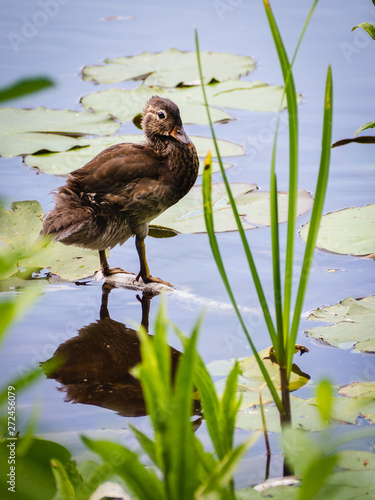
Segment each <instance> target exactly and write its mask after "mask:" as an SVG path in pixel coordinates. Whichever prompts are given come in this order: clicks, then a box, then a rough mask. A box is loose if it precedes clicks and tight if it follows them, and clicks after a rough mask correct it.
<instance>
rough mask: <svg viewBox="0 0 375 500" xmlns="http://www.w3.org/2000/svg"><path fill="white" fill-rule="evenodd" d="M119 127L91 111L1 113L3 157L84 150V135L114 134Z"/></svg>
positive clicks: (6, 110) (11, 110)
mask: <svg viewBox="0 0 375 500" xmlns="http://www.w3.org/2000/svg"><path fill="white" fill-rule="evenodd" d="M119 127H120V124H119V123H116V122H115V121H114V120H113V119H112V118H109V117H108V116H103V115H102V116H100V115H98V114H95V113H90V112H88V111H80V112H78V111H72V110H69V109H65V110H56V109H47V108H44V107H39V108H36V109H18V108H2V109H0V156H5V157H11V156H17V155H21V154H32V153H36V152H37V151H42V150H47V151H66V150H68V149H71V148H73V147H76V146H85V145H86V144H88V142H87V139H77V138H76V137H69V136H80V135H84V134H94V135H108V134H114V133H115V132H116V130H117V129H118V128H119Z"/></svg>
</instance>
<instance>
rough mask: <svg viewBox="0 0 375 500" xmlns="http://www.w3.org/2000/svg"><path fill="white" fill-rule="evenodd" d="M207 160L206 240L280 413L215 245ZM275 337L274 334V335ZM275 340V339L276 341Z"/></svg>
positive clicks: (279, 401) (208, 160) (267, 376)
mask: <svg viewBox="0 0 375 500" xmlns="http://www.w3.org/2000/svg"><path fill="white" fill-rule="evenodd" d="M207 156H208V158H207V159H206V163H205V167H204V170H203V208H204V217H205V221H206V228H207V234H208V238H209V241H210V245H211V249H212V253H213V256H214V258H215V262H216V265H217V267H218V269H219V272H220V275H221V279H222V280H223V283H224V286H225V288H226V290H227V293H228V295H229V297H230V300H231V302H232V305H233V308H234V310H235V312H236V314H237V317H238V319H239V322H240V324H241V326H242V329H243V331H244V333H245V335H246V338H247V340H248V342H249V344H250V347H251V349H252V351H253V353H254V356H255V358H256V360H257V363H258V365H259V368H260V369H261V371H262V374H263V376H264V379H265V381H266V382H267V385H268V387H269V389H270V391H271V393H272V397H273V399H274V401H275V403H276V405H277V407H278V408H279V409H280V411H282V409H283V406H282V403H281V400H280V398H279V395H278V394H277V392H276V388H275V385H274V383H273V382H272V380H271V378H270V376H269V375H268V372H267V369H266V368H265V366H264V364H263V361H262V360H261V358H260V356H259V354H258V351H257V350H256V347H255V345H254V343H253V341H252V340H251V337H250V334H249V332H248V331H247V328H246V325H245V322H244V320H243V318H242V315H241V312H240V310H239V308H238V305H237V302H236V299H235V297H234V295H233V292H232V289H231V286H230V283H229V280H228V276H227V274H226V271H225V267H224V263H223V261H222V258H221V254H220V250H219V245H218V243H217V239H216V235H215V228H214V220H213V213H212V198H211V155H210V154H209V155H207ZM275 335H276V334H275ZM275 340H277V337H276V339H275Z"/></svg>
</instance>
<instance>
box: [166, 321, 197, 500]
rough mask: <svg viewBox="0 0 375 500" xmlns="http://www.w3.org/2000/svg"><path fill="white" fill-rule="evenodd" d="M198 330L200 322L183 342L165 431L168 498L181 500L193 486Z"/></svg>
mask: <svg viewBox="0 0 375 500" xmlns="http://www.w3.org/2000/svg"><path fill="white" fill-rule="evenodd" d="M199 329H200V321H199V322H198V323H197V324H196V325H195V327H194V329H193V332H192V334H191V337H190V338H189V339H188V340H187V341H186V344H185V348H184V354H183V356H182V357H181V359H180V360H179V363H178V367H177V374H176V377H175V384H174V389H173V397H172V405H171V407H172V409H173V414H171V415H170V418H169V420H168V432H166V433H165V441H166V442H165V444H166V451H167V452H168V454H169V460H170V470H169V471H168V472H169V473H167V476H166V478H167V481H168V491H169V492H170V493H171V494H170V498H179V499H181V500H184V499H186V500H190V499H191V498H193V496H194V488H195V486H196V463H195V453H194V440H195V436H194V432H193V427H192V424H191V422H190V416H191V411H192V394H193V376H194V372H195V366H196V358H197V351H196V343H197V338H198V333H199Z"/></svg>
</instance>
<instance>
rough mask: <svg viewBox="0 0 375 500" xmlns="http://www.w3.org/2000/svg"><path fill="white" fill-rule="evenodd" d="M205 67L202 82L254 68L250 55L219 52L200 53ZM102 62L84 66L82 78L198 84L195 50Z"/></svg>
mask: <svg viewBox="0 0 375 500" xmlns="http://www.w3.org/2000/svg"><path fill="white" fill-rule="evenodd" d="M200 57H201V61H202V65H203V68H204V75H205V79H204V81H205V83H210V82H212V81H224V80H228V79H230V78H237V77H240V76H242V75H247V74H248V73H249V72H250V71H253V70H254V68H255V64H254V61H253V59H252V58H251V57H249V56H238V55H235V54H226V53H219V52H206V51H202V52H201V53H200ZM104 63H105V64H104V65H100V66H85V67H84V68H83V70H82V78H83V80H93V81H94V82H96V83H118V82H123V81H125V80H134V79H137V80H139V79H145V83H146V85H149V86H154V87H155V86H157V87H177V85H198V84H199V83H200V80H199V72H198V65H197V56H196V53H195V52H183V51H181V50H177V49H168V50H166V51H165V52H159V53H150V52H143V53H142V54H138V55H135V56H130V57H117V58H116V59H106V60H105V61H104Z"/></svg>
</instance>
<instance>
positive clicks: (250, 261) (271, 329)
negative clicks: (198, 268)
mask: <svg viewBox="0 0 375 500" xmlns="http://www.w3.org/2000/svg"><path fill="white" fill-rule="evenodd" d="M195 46H196V53H197V61H198V70H199V75H200V80H201V86H202V93H203V100H204V104H205V106H206V110H207V117H208V121H209V124H210V129H211V135H212V139H213V141H214V145H215V152H216V156H217V158H218V161H219V165H220V170H221V174H222V177H223V181H224V184H225V187H226V190H227V193H228V197H229V202H230V205H231V207H232V211H233V215H234V218H235V221H236V224H237V228H238V232H239V234H240V238H241V242H242V245H243V248H244V251H245V255H246V259H247V262H248V264H249V268H250V271H251V275H252V277H253V281H254V285H255V288H256V291H257V294H258V298H259V302H260V305H261V307H262V311H263V315H264V318H265V321H266V324H267V329H268V332H269V334H270V337H271V341H272V343H273V344H274V345H275V344H276V343H277V334H276V330H275V327H274V324H273V321H272V317H271V314H270V311H269V308H268V304H267V300H266V297H265V294H264V291H263V288H262V284H261V282H260V279H259V275H258V271H257V268H256V266H255V262H254V259H253V256H252V253H251V250H250V247H249V244H248V241H247V238H246V235H245V231H244V229H243V227H242V224H241V219H240V216H239V214H238V210H237V206H236V202H235V200H234V197H233V194H232V191H231V188H230V185H229V182H228V178H227V176H226V172H225V169H224V166H223V162H222V159H221V155H220V151H219V146H218V144H217V140H216V135H215V130H214V127H213V122H212V119H211V113H210V109H209V105H208V100H207V95H206V90H205V86H204V83H203V71H202V65H201V59H200V50H199V40H198V32H197V30H195ZM245 334H246V333H245Z"/></svg>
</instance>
